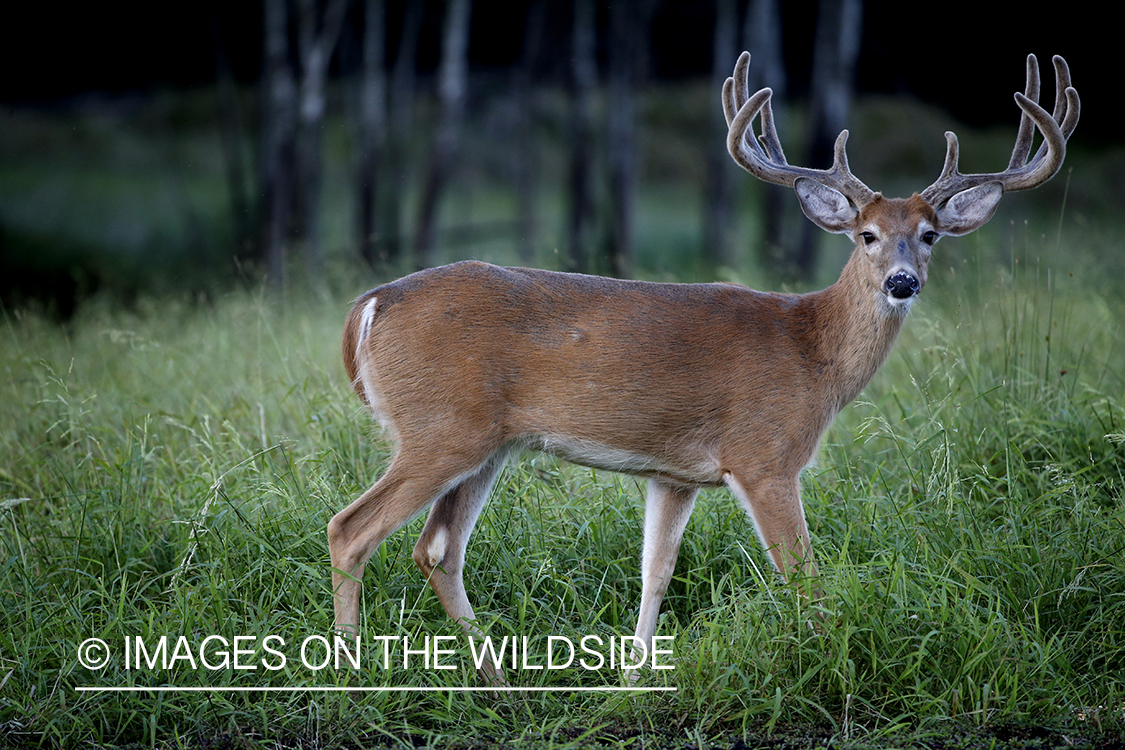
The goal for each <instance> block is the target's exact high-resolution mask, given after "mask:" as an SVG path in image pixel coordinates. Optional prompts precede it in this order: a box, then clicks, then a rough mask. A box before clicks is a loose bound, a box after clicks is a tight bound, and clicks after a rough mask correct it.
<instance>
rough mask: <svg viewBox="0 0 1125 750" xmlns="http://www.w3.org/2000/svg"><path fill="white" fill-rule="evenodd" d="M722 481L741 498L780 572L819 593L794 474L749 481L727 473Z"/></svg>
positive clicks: (814, 592) (803, 512) (815, 594)
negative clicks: (789, 476)
mask: <svg viewBox="0 0 1125 750" xmlns="http://www.w3.org/2000/svg"><path fill="white" fill-rule="evenodd" d="M723 481H724V482H726V484H727V486H728V487H730V489H731V491H732V492H734V494H735V496H737V497H738V499H739V500H741V501H742V504H743V506H744V507H745V508H746V511H747V513H749V514H750V519H751V520H752V521H753V522H754V527H755V529H757V531H758V536H759V537H760V538H761V540H762V544H763V545H764V546H765V548H766V550H767V551H768V552H769V554H770V558H771V559H772V560H773V564H774V565H775V566H776V567H777V569H778V571H779V572H780V573H781V575H782V576H783V577H784V578H785V579H786V580H790V579H791V578H792V577H794V575H796V576H799V577H801V578H802V579H803V580H804V582H805V583H806V584H808V589H809V590H808V593H811V594H812V595H813V596H814V597H816V596H819V589H818V588H817V585H816V575H817V571H816V562H815V561H814V560H813V554H812V544H811V543H810V541H809V530H808V526H807V525H806V524H805V510H804V507H803V505H802V504H801V493H800V487H799V485H798V482H797V477H796V476H793V477H791V478H784V479H777V480H759V481H754V482H750V481H748V480H747V479H746V478H744V477H743V476H740V475H737V474H734V473H731V472H727V473H726V474H724V475H723Z"/></svg>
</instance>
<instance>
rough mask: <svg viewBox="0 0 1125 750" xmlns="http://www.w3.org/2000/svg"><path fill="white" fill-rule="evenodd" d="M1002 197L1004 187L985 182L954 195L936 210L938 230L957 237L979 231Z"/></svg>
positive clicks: (997, 183)
mask: <svg viewBox="0 0 1125 750" xmlns="http://www.w3.org/2000/svg"><path fill="white" fill-rule="evenodd" d="M1003 197H1004V186H1003V185H1002V184H1001V183H999V182H986V183H984V184H983V185H977V186H976V187H971V188H969V189H968V190H962V191H961V192H960V193H956V194H955V195H954V196H953V197H952V198H950V199H949V200H948V201H946V203H945V205H944V206H942V207H941V208H939V209H938V210H937V218H938V228H939V229H940V230H941V233H942V234H948V235H951V236H953V237H958V236H960V235H962V234H968V233H969V232H972V231H974V230H977V229H980V228H981V227H982V226H984V225H985V223H986V222H987V221H988V220H989V219H991V218H992V214H994V213H996V206H997V205H998V204H999V203H1000V199H1001V198H1003Z"/></svg>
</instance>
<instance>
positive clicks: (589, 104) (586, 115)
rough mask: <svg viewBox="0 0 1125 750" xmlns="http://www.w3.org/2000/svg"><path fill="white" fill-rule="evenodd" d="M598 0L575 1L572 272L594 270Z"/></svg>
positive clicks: (569, 253) (568, 259)
mask: <svg viewBox="0 0 1125 750" xmlns="http://www.w3.org/2000/svg"><path fill="white" fill-rule="evenodd" d="M595 34H596V30H595V18H594V0H575V3H574V28H573V49H572V54H573V57H572V65H571V83H572V101H571V117H570V206H569V212H568V221H567V235H568V236H567V240H568V246H567V257H566V260H565V263H564V265H565V267H566V270H568V271H574V272H578V273H585V272H588V271H589V270H590V258H589V255H590V254H589V235H590V233H591V224H592V218H593V213H594V211H593V206H594V200H593V186H592V185H591V170H590V161H591V160H592V158H593V148H592V147H591V139H592V137H593V98H594V88H595V86H596V85H597V75H598V73H597V61H596V59H595V58H594V43H595Z"/></svg>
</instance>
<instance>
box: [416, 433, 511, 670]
mask: <svg viewBox="0 0 1125 750" xmlns="http://www.w3.org/2000/svg"><path fill="white" fill-rule="evenodd" d="M505 458H506V455H505V452H504V451H501V452H498V453H496V454H494V455H493V456H492V457H491V458H490V459H489V460H488V461H486V462H485V463H484V465H482V466H481V467H480V469H479V470H478V471H477V472H476V473H475V474H473V475H472V476H470V477H468V478H466V479H464V480H463V481H461V483H460V484H458V485H456V486H455V487H453V488H452V489H450V490H449V491H448V492H446V493H445V494H444V495H442V496H441V497H440V498H438V500H437V502H436V503H434V504H433V506H432V507H431V508H430V515H429V517H428V518H427V519H426V525H425V526H424V527H423V528H422V534H421V535H420V536H419V537H418V542H417V544H415V545H414V562H415V563H416V564H417V565H418V568H419V570H421V571H422V575H424V576H426V578H427V580H429V582H430V587H431V588H433V590H434V593H435V594H437V597H438V601H440V602H441V606H442V607H444V608H445V612H446V614H448V615H449V616H450V618H452V619H453V621H454V622H458V623H460V624H461V626H462V627H463V628H464V629H465V633H466V634H467V635H468V636H469V638H470V639H473V638H477V637H480V636H481V632H480V630H479V629H478V628H477V626H476V623H475V620H476V615H475V614H474V613H473V607H472V605H471V604H470V603H469V598H468V596H467V595H466V593H465V581H464V578H463V577H462V573H463V571H464V565H465V548H466V546H467V545H468V543H469V535H470V534H471V533H472V531H473V526H474V525H475V524H476V522H477V518H478V517H479V516H480V512H481V509H482V508H483V507H484V503H485V501H486V500H487V499H488V494H489V492H490V491H491V489H492V484H493V482H495V480H496V476H497V475H498V474H499V473H500V469H501V468H503V466H504V460H505ZM480 671H481V677H483V678H484V680H485V682H488V683H490V684H503V682H504V675H503V672H502V671H501V670H500V668H499V666H497V665H495V664H492V663H491V662H490V661H489V660H488V659H485V660H484V662H483V663H482V665H481V670H480Z"/></svg>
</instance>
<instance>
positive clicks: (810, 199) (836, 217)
mask: <svg viewBox="0 0 1125 750" xmlns="http://www.w3.org/2000/svg"><path fill="white" fill-rule="evenodd" d="M793 188H794V189H795V190H796V191H797V199H798V200H799V201H801V210H802V211H804V212H805V216H807V217H809V220H810V221H812V223H813V224H816V225H817V226H818V227H820V228H821V229H823V230H824V231H826V232H832V233H833V234H848V233H849V232H851V231H852V226H853V224H854V223H855V218H856V216H858V215H859V212H858V211H856V208H855V206H853V205H852V204H851V202H850V201H848V199H847V198H846V197H844V194H843V193H841V192H840V191H839V190H835V189H833V188H830V187H828V186H827V185H825V184H823V183H820V182H817V181H816V180H813V179H810V178H808V177H798V178H797V180H796V182H794V183H793Z"/></svg>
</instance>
